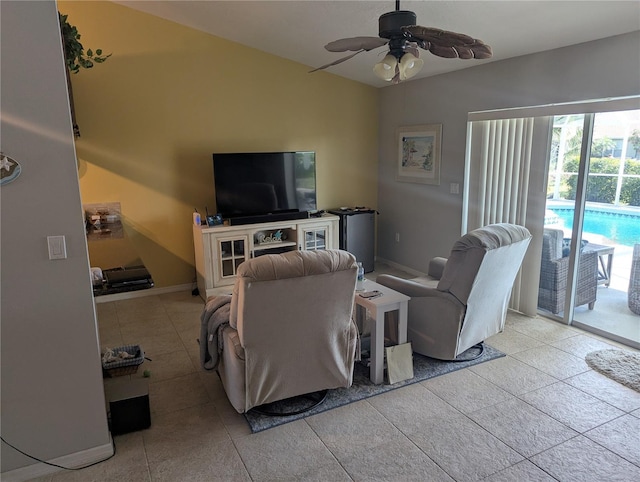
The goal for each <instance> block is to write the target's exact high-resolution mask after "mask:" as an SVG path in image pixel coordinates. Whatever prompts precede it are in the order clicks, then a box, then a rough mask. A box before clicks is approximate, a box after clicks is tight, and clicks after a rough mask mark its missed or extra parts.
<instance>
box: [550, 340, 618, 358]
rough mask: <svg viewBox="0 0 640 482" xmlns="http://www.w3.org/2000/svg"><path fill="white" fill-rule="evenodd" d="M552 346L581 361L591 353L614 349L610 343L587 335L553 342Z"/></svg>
mask: <svg viewBox="0 0 640 482" xmlns="http://www.w3.org/2000/svg"><path fill="white" fill-rule="evenodd" d="M552 345H553V346H554V347H556V348H558V349H560V350H562V351H566V352H567V353H571V354H572V355H575V356H577V357H578V358H582V359H583V360H584V357H585V356H586V355H587V354H588V353H590V352H592V351H595V350H604V349H607V348H614V346H613V345H611V344H610V343H606V342H604V341H601V340H598V339H596V338H594V337H592V336H587V335H576V336H572V337H571V338H565V339H564V340H558V341H555V342H553V343H552Z"/></svg>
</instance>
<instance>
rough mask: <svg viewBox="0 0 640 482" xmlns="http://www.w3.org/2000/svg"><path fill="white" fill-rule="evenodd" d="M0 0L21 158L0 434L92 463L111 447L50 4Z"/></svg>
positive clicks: (12, 224)
mask: <svg viewBox="0 0 640 482" xmlns="http://www.w3.org/2000/svg"><path fill="white" fill-rule="evenodd" d="M0 8H1V11H0V14H1V22H2V23H1V29H0V31H1V45H2V51H1V62H2V65H1V68H2V92H1V96H2V97H1V104H0V106H1V108H2V119H1V122H2V124H1V131H0V132H1V134H2V138H1V139H0V141H1V149H2V152H3V153H4V154H6V155H8V156H10V157H12V158H14V159H16V160H17V161H19V162H20V163H21V165H22V174H21V176H20V177H19V178H18V179H17V180H15V181H14V182H12V183H10V184H6V185H3V186H2V188H0V200H1V203H0V209H1V213H2V224H1V228H2V229H1V238H0V239H1V262H2V280H1V282H2V284H1V303H2V304H1V312H0V313H1V328H2V331H1V336H2V339H1V343H2V345H1V347H2V352H1V363H2V364H1V368H2V392H1V403H2V419H1V422H2V436H3V438H4V439H5V440H7V441H8V442H10V443H11V444H13V445H15V446H17V447H18V448H20V449H21V450H23V451H25V452H27V453H30V454H33V455H35V456H37V457H39V458H41V459H44V460H52V459H59V458H60V457H62V458H63V459H62V460H66V461H67V462H71V463H73V462H76V463H82V462H88V461H90V460H91V459H94V460H95V459H96V458H97V457H100V458H103V457H104V454H105V452H107V453H108V452H110V451H111V445H110V437H109V432H108V428H107V420H106V411H105V403H104V393H103V385H102V374H101V366H100V351H99V345H98V336H97V325H96V316H95V310H94V305H93V296H92V292H91V283H90V278H89V262H88V256H87V245H86V239H85V235H84V227H83V221H82V208H81V203H80V191H79V185H78V172H77V168H76V157H75V149H74V144H73V134H72V130H71V120H70V114H69V106H68V98H67V93H66V83H65V74H64V63H63V56H62V47H61V41H60V30H59V26H58V17H57V8H56V3H55V2H54V1H52V0H48V1H37V2H22V1H5V0H3V1H2V2H0ZM48 235H64V236H65V237H66V242H67V254H68V258H67V259H64V260H54V261H50V260H49V259H48V251H47V236H48ZM1 459H2V468H1V469H2V473H3V477H2V478H3V480H6V479H5V477H8V478H16V477H15V474H16V473H17V472H20V471H19V470H15V469H18V468H20V467H25V466H31V467H30V469H31V470H32V471H33V470H40V469H43V470H44V467H43V466H40V465H39V466H34V465H32V464H34V461H33V460H31V459H28V458H26V457H25V456H23V455H21V454H19V453H17V452H15V451H14V450H13V449H12V448H10V447H8V446H7V445H5V444H4V443H3V444H2V457H1ZM47 470H48V469H47ZM7 472H10V474H12V475H10V476H7ZM23 473H26V472H25V471H24V470H23Z"/></svg>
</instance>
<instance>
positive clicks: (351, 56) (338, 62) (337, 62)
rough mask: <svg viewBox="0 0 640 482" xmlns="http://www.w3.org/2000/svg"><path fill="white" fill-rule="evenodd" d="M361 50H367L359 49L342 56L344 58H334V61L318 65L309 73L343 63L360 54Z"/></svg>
mask: <svg viewBox="0 0 640 482" xmlns="http://www.w3.org/2000/svg"><path fill="white" fill-rule="evenodd" d="M361 52H366V50H365V49H362V50H358V51H357V52H355V53H352V54H350V55H347V56H346V57H342V58H340V59H338V60H334V61H333V62H331V63H330V64H325V65H323V66H322V67H317V68H315V69H313V70H310V71H309V73H311V72H316V71H318V70H322V69H326V68H327V67H332V66H334V65H338V64H341V63H342V62H344V61H346V60H349V59H350V58H353V57H355V56H356V55H358V54H359V53H361Z"/></svg>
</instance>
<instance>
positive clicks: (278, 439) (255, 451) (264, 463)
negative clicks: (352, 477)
mask: <svg viewBox="0 0 640 482" xmlns="http://www.w3.org/2000/svg"><path fill="white" fill-rule="evenodd" d="M235 445H236V448H237V449H238V453H239V454H240V457H241V458H242V460H243V461H244V463H245V465H246V467H247V470H248V471H249V475H250V476H251V479H252V480H256V481H258V480H277V479H278V478H285V479H286V478H295V477H297V476H298V475H300V474H306V473H310V472H311V471H313V470H314V469H316V468H317V467H324V466H330V465H332V464H334V463H337V462H336V460H335V458H334V457H333V455H332V454H331V452H329V450H328V449H327V447H326V446H325V445H324V444H323V443H322V442H321V441H320V439H319V438H318V436H317V435H316V434H315V433H314V432H313V430H311V428H310V427H309V425H307V423H306V422H305V421H304V420H298V421H296V422H291V423H287V424H285V425H280V426H279V427H275V428H272V429H269V430H265V431H263V432H259V433H255V434H252V435H249V436H246V437H241V438H238V439H236V440H235Z"/></svg>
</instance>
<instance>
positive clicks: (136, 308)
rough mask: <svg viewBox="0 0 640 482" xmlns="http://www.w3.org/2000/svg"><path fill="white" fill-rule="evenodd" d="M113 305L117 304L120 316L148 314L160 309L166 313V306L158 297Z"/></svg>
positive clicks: (123, 301)
mask: <svg viewBox="0 0 640 482" xmlns="http://www.w3.org/2000/svg"><path fill="white" fill-rule="evenodd" d="M113 303H114V304H115V308H116V312H117V313H118V316H122V315H125V314H130V313H148V312H150V311H156V310H157V309H158V308H159V309H160V310H161V311H162V312H163V313H164V306H163V304H162V300H161V299H160V297H159V296H158V295H152V296H142V297H139V298H130V299H126V300H117V301H114V302H113Z"/></svg>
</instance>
